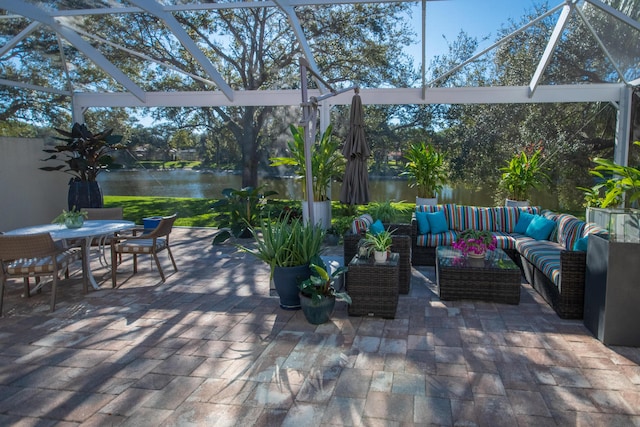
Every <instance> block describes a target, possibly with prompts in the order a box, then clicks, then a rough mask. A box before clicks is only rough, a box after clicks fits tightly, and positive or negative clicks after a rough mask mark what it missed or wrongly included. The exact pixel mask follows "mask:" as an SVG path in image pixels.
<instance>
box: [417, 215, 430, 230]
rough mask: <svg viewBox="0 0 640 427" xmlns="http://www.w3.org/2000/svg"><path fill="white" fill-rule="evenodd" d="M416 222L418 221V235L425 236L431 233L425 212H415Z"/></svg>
mask: <svg viewBox="0 0 640 427" xmlns="http://www.w3.org/2000/svg"><path fill="white" fill-rule="evenodd" d="M416 221H418V234H427V233H429V231H431V227H430V226H429V220H428V219H427V213H426V212H416Z"/></svg>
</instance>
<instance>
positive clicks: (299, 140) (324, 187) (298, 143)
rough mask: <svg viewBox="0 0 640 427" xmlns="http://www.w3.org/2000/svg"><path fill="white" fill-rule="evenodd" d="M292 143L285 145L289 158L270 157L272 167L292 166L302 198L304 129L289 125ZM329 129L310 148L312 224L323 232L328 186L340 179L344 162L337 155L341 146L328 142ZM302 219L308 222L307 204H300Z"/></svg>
mask: <svg viewBox="0 0 640 427" xmlns="http://www.w3.org/2000/svg"><path fill="white" fill-rule="evenodd" d="M290 129H291V134H292V135H293V140H292V141H289V142H288V143H287V148H288V149H289V156H288V157H271V158H270V159H269V160H270V161H271V166H275V167H279V166H291V167H293V168H294V171H295V173H296V176H297V177H299V178H300V179H301V180H302V188H303V192H304V198H305V199H307V198H308V197H309V195H308V194H306V191H307V182H306V177H307V174H306V167H305V155H304V128H303V127H298V126H294V125H291V126H290ZM332 129H333V128H332V126H329V127H327V129H326V130H325V131H324V132H323V133H322V135H321V136H320V139H319V140H318V141H317V142H316V143H315V144H313V145H312V146H311V176H312V177H313V185H312V188H313V194H312V195H311V196H312V197H313V201H314V206H315V207H314V221H315V222H316V223H320V224H321V227H322V228H323V229H325V230H326V229H327V228H329V227H330V226H331V200H330V199H329V194H328V191H329V188H330V187H329V186H330V185H331V180H332V179H333V178H334V177H340V176H342V174H343V171H344V163H345V159H344V157H343V156H342V154H341V153H340V150H339V146H340V144H339V143H338V142H337V141H334V140H333V139H332V138H331V132H332ZM302 211H303V218H304V220H305V222H308V217H309V212H308V204H307V203H306V202H305V201H303V203H302Z"/></svg>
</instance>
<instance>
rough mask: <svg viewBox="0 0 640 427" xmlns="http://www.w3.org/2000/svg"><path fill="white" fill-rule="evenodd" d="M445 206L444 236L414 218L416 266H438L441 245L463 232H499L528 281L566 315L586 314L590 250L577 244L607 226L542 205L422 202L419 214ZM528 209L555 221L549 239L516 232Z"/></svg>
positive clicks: (413, 232) (413, 255) (414, 260)
mask: <svg viewBox="0 0 640 427" xmlns="http://www.w3.org/2000/svg"><path fill="white" fill-rule="evenodd" d="M440 210H441V211H443V212H444V217H445V218H446V221H447V225H448V227H449V229H448V230H447V231H444V232H441V233H438V234H433V233H427V234H419V233H418V221H417V219H416V215H415V214H414V217H413V219H412V221H411V253H412V258H411V259H412V264H413V265H434V264H435V249H436V247H437V246H447V245H451V244H452V243H453V242H455V241H456V238H457V236H458V233H459V232H461V231H463V230H466V229H469V228H472V229H481V230H488V231H490V232H492V234H494V235H495V236H496V239H497V241H498V247H499V248H501V249H504V250H505V252H507V254H509V256H511V257H512V258H513V259H514V261H516V263H517V264H518V265H519V266H520V267H521V269H522V272H523V274H524V276H525V278H526V280H527V281H528V282H529V283H530V284H531V285H532V287H533V288H534V289H535V290H536V291H537V292H538V293H539V294H540V295H541V296H542V297H543V298H544V299H545V300H546V301H547V302H548V303H549V304H550V305H551V307H553V309H554V310H555V311H556V312H557V313H558V315H559V316H560V317H562V318H577V319H579V318H582V315H583V304H584V282H585V271H586V252H585V251H583V250H574V248H576V242H577V241H578V240H579V239H582V238H584V237H585V236H588V235H589V234H592V233H598V234H606V231H605V230H603V229H602V228H600V227H598V226H597V225H595V224H591V223H585V222H584V221H582V220H580V219H578V218H576V217H574V216H572V215H569V214H558V213H554V212H551V211H549V210H544V211H543V210H541V209H540V207H537V206H529V207H524V208H516V207H507V206H499V207H478V206H464V205H456V204H444V205H438V206H416V211H418V212H436V211H440ZM522 212H527V213H530V214H534V215H541V216H543V217H545V218H548V219H550V220H553V221H554V222H555V226H554V227H553V230H552V231H551V233H550V235H549V236H548V240H536V239H534V238H532V237H529V236H527V235H525V234H521V233H517V232H516V231H515V230H516V226H517V224H518V221H519V220H520V216H521V213H522ZM582 240H583V241H584V239H582Z"/></svg>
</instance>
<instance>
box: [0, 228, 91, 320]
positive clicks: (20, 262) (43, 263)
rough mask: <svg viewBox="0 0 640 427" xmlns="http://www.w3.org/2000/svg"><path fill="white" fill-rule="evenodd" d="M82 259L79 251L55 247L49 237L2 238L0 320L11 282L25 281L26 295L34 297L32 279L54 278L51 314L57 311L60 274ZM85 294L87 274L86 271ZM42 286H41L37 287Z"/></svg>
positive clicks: (43, 235) (41, 234)
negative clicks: (7, 287)
mask: <svg viewBox="0 0 640 427" xmlns="http://www.w3.org/2000/svg"><path fill="white" fill-rule="evenodd" d="M81 258H82V250H81V249H80V248H79V247H71V248H65V247H62V246H61V245H58V244H56V242H54V241H53V239H52V238H51V235H50V234H49V233H38V234H27V235H19V236H13V235H12V236H7V235H0V267H1V268H0V316H1V315H2V305H3V301H4V293H5V287H6V286H7V279H9V278H14V277H15V278H20V277H21V278H23V279H24V294H25V296H26V297H30V296H31V289H30V286H29V280H28V279H29V278H30V277H35V278H40V277H42V276H51V277H52V285H51V303H50V309H51V311H54V310H55V306H56V292H57V288H58V274H59V273H60V272H67V271H68V267H69V264H71V263H72V262H74V261H77V260H79V259H81ZM82 275H83V279H85V280H83V282H84V283H85V289H84V291H85V292H86V291H87V289H86V283H87V281H86V272H85V271H84V270H83V272H82ZM38 285H40V283H39V284H38Z"/></svg>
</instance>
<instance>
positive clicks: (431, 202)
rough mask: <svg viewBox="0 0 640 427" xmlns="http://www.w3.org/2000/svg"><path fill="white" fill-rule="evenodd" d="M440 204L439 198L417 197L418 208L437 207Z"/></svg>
mask: <svg viewBox="0 0 640 427" xmlns="http://www.w3.org/2000/svg"><path fill="white" fill-rule="evenodd" d="M437 204H438V198H437V197H416V206H422V205H428V206H435V205H437Z"/></svg>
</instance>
